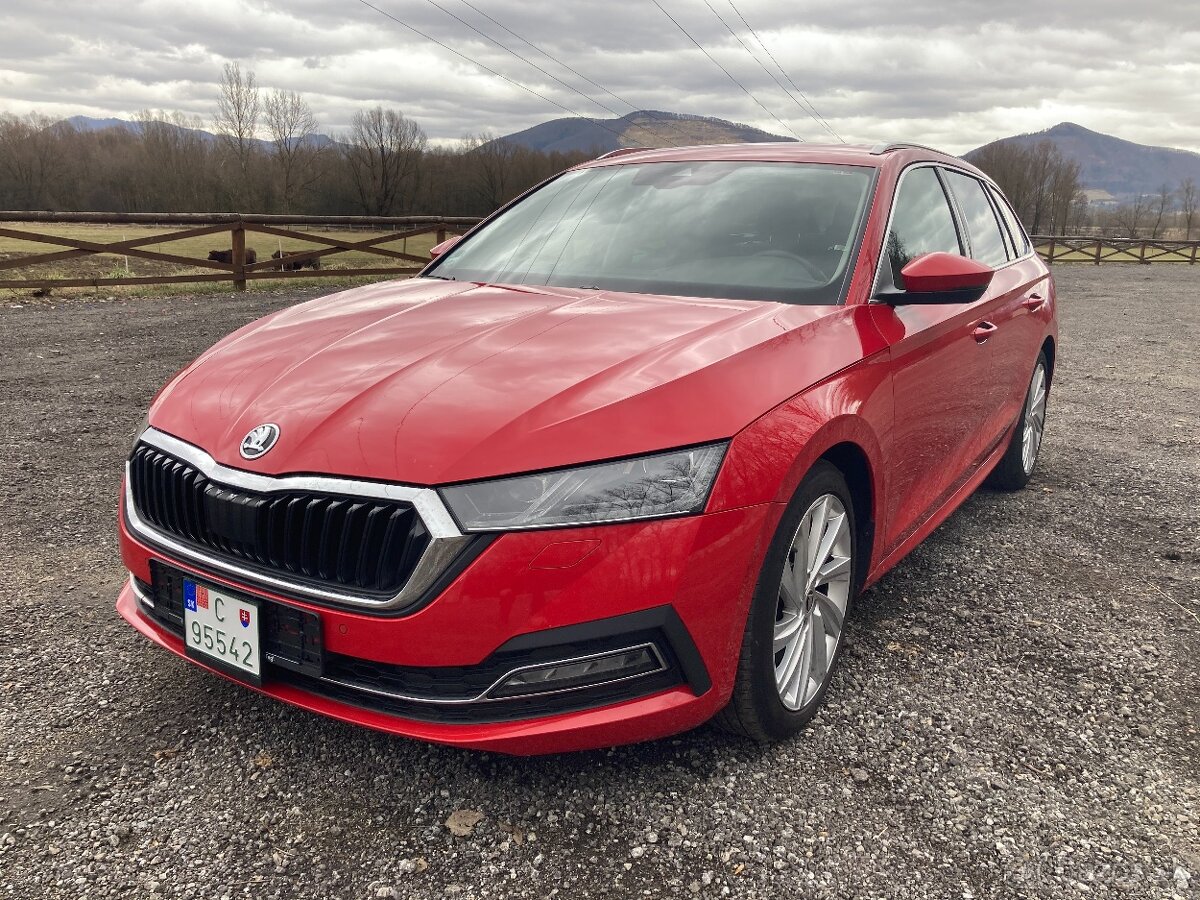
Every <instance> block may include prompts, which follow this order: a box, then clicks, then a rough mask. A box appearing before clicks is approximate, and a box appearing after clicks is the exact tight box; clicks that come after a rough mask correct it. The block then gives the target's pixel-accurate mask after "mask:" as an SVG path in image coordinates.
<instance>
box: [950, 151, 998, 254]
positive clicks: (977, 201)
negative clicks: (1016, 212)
mask: <svg viewBox="0 0 1200 900" xmlns="http://www.w3.org/2000/svg"><path fill="white" fill-rule="evenodd" d="M946 182H947V183H948V184H949V185H950V190H952V191H953V192H954V197H955V199H957V200H958V206H959V209H961V210H962V214H963V219H964V220H965V223H966V226H967V234H968V235H969V236H970V238H971V256H972V258H974V259H977V260H979V261H980V262H981V263H983V264H984V265H988V266H1002V265H1004V264H1005V263H1006V262H1008V248H1007V247H1006V246H1005V241H1004V235H1003V234H1001V232H1000V222H999V220H997V219H996V213H995V211H994V210H993V209H992V204H991V202H989V200H988V198H987V193H986V191H985V189H984V187H983V182H982V181H980V180H979V179H978V178H972V177H971V176H970V175H963V174H962V173H961V172H951V171H947V172H946Z"/></svg>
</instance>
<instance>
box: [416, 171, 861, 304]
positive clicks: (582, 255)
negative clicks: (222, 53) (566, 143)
mask: <svg viewBox="0 0 1200 900" xmlns="http://www.w3.org/2000/svg"><path fill="white" fill-rule="evenodd" d="M873 183H874V170H873V169H871V168H867V167H862V166H839V165H821V164H801V163H777V162H768V163H757V162H755V163H751V162H725V161H701V162H662V163H640V164H637V163H632V164H626V165H614V166H598V167H595V168H589V169H579V170H576V171H573V172H568V173H566V174H565V175H563V176H561V177H560V178H557V179H555V180H554V181H552V182H550V183H549V184H547V185H546V186H544V187H542V188H541V189H539V190H537V191H535V192H534V193H533V194H531V195H529V196H528V197H526V198H525V199H524V200H521V201H520V202H519V203H517V204H516V205H515V206H513V207H511V208H510V209H508V210H507V211H505V212H504V213H503V214H501V215H500V216H498V217H497V218H496V219H494V220H493V221H492V222H490V223H488V225H486V226H485V227H484V228H483V229H481V230H480V231H479V232H477V233H476V234H473V235H472V236H471V237H470V238H469V239H467V240H465V241H463V242H462V243H460V244H458V245H457V246H455V247H454V248H453V249H452V250H450V252H448V253H447V254H446V255H445V256H443V257H442V258H441V259H440V260H439V261H438V262H437V263H436V264H435V265H434V266H433V267H431V268H430V270H429V271H428V272H427V273H426V274H427V275H430V276H432V277H435V278H447V279H453V280H458V281H471V282H476V283H492V284H520V285H545V286H555V287H570V288H596V289H600V290H613V291H630V292H634V293H648V294H669V295H678V296H689V297H713V298H728V299H741V300H775V301H781V302H785V303H815V304H831V303H837V302H838V300H839V299H840V298H841V295H842V290H843V286H844V283H845V281H846V277H847V273H848V271H849V270H850V268H851V262H852V260H853V256H854V251H855V243H856V237H857V234H858V230H859V224H860V222H861V220H862V217H863V212H864V209H865V208H866V205H867V202H868V199H869V196H870V189H871V186H872V184H873Z"/></svg>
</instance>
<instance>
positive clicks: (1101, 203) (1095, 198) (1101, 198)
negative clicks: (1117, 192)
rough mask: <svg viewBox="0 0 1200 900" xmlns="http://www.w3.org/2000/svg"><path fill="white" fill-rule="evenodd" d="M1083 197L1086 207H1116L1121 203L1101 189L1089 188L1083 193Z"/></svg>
mask: <svg viewBox="0 0 1200 900" xmlns="http://www.w3.org/2000/svg"><path fill="white" fill-rule="evenodd" d="M1083 196H1084V198H1086V200H1087V205H1088V206H1093V207H1101V208H1105V207H1109V206H1117V205H1118V204H1120V202H1121V201H1120V200H1118V199H1117V198H1116V197H1114V196H1113V195H1112V194H1110V193H1109V192H1108V191H1106V190H1104V189H1103V188H1089V189H1088V190H1086V191H1084V192H1083Z"/></svg>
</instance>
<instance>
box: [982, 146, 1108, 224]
mask: <svg viewBox="0 0 1200 900" xmlns="http://www.w3.org/2000/svg"><path fill="white" fill-rule="evenodd" d="M970 161H971V162H972V163H974V164H975V165H977V166H979V168H981V169H983V171H985V172H987V173H988V174H989V175H991V176H992V178H994V179H995V180H996V183H997V184H998V185H1000V188H1001V190H1003V191H1004V193H1005V195H1006V196H1007V197H1008V199H1009V201H1010V202H1011V203H1012V205H1013V208H1014V209H1015V210H1016V211H1017V215H1018V216H1020V218H1021V220H1022V221H1023V222H1025V223H1026V225H1027V226H1028V228H1029V230H1030V231H1031V232H1032V233H1034V234H1039V233H1043V232H1045V231H1054V232H1057V233H1059V234H1065V233H1066V232H1067V231H1068V229H1069V228H1070V227H1071V225H1072V224H1073V222H1075V221H1078V219H1079V218H1080V212H1081V210H1083V208H1084V206H1083V204H1082V203H1081V202H1080V197H1081V194H1082V189H1083V185H1082V182H1081V180H1080V174H1081V173H1080V165H1079V163H1078V162H1077V161H1076V160H1073V159H1068V158H1066V157H1065V156H1063V154H1062V151H1061V150H1059V149H1058V147H1057V145H1055V143H1054V142H1053V141H1038V142H1037V143H1036V144H1033V145H1030V146H1023V145H1021V144H1018V143H1013V142H999V143H995V144H990V145H988V146H987V147H983V148H982V149H981V150H980V151H979V152H978V153H974V154H972V155H971V157H970Z"/></svg>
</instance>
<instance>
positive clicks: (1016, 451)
mask: <svg viewBox="0 0 1200 900" xmlns="http://www.w3.org/2000/svg"><path fill="white" fill-rule="evenodd" d="M1049 390H1050V367H1049V365H1048V364H1047V362H1046V354H1045V352H1042V353H1039V354H1038V358H1037V362H1036V363H1034V366H1033V374H1032V375H1031V376H1030V378H1029V386H1028V387H1027V388H1026V389H1025V402H1024V403H1022V404H1021V416H1020V418H1018V419H1017V425H1016V427H1015V428H1014V429H1013V433H1012V437H1010V438H1009V440H1008V447H1007V448H1005V450H1004V455H1003V456H1002V457H1000V461H999V462H997V463H996V467H995V468H994V469H992V471H991V474H990V475H988V477H987V481H986V482H985V484H986V485H987V486H988V487H990V488H995V489H996V490H999V491H1019V490H1020V489H1021V488H1023V487H1025V485H1027V484H1029V479H1030V478H1031V477H1032V476H1033V470H1034V469H1035V468H1036V467H1037V461H1038V456H1039V454H1040V452H1041V449H1042V436H1043V434H1044V433H1045V429H1046V402H1047V400H1048V399H1049Z"/></svg>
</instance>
